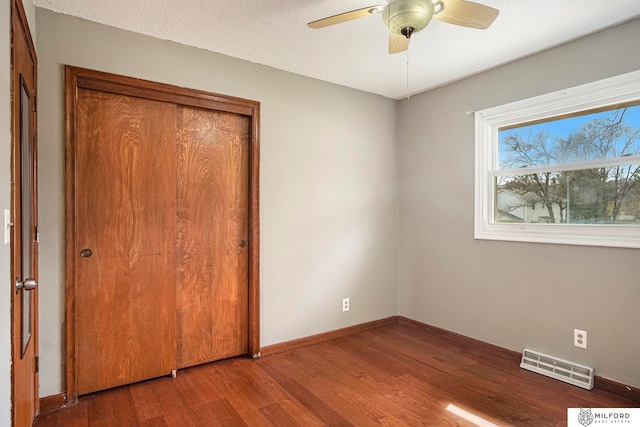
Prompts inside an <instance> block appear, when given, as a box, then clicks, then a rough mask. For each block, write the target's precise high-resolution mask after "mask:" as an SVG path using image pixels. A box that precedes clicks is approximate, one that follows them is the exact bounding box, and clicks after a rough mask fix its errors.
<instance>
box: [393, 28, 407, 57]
mask: <svg viewBox="0 0 640 427" xmlns="http://www.w3.org/2000/svg"><path fill="white" fill-rule="evenodd" d="M410 41H411V39H408V38H406V37H405V36H403V35H402V34H395V33H391V32H389V53H390V54H394V53H400V52H404V51H406V50H407V49H409V42H410Z"/></svg>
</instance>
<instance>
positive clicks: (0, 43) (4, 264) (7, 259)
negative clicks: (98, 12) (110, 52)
mask: <svg viewBox="0 0 640 427" xmlns="http://www.w3.org/2000/svg"><path fill="white" fill-rule="evenodd" d="M11 4H12V1H10V0H0V22H1V23H2V25H0V64H2V65H1V66H0V215H3V212H4V209H9V208H10V206H11V104H10V100H11V96H10V87H11V65H10V64H11V44H10V43H11V42H10V33H9V31H10V25H9V23H10V22H11V18H10V17H11ZM24 8H25V12H26V14H27V20H28V21H29V26H30V27H31V36H32V37H33V38H34V39H35V38H36V31H35V7H34V6H33V3H32V2H31V1H29V0H27V1H25V2H24ZM1 220H2V217H1V216H0V221H1ZM3 226H4V224H3ZM0 228H2V227H0ZM2 235H3V233H2V230H0V236H2ZM2 242H4V240H3V241H2ZM9 250H10V246H9V245H5V244H3V243H0V277H2V278H3V283H5V285H3V291H2V292H0V425H1V426H8V425H10V424H11V316H10V314H11V310H10V305H11V295H12V294H11V292H8V290H9V289H13V283H12V278H11V268H10V267H11V255H10V252H9Z"/></svg>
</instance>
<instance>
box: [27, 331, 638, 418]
mask: <svg viewBox="0 0 640 427" xmlns="http://www.w3.org/2000/svg"><path fill="white" fill-rule="evenodd" d="M637 406H638V403H637V402H634V401H633V400H629V399H625V398H622V397H619V396H616V395H614V394H611V393H608V392H606V391H603V390H598V389H594V390H591V391H587V390H583V389H581V388H578V387H574V386H571V385H568V384H565V383H562V382H559V381H556V380H553V379H550V378H546V377H544V376H541V375H538V374H535V373H532V372H529V371H525V370H522V369H520V368H519V360H518V359H517V358H516V357H514V354H513V353H510V352H507V351H496V349H495V348H494V347H492V346H489V345H478V346H476V345H472V346H470V345H468V344H467V343H465V342H459V341H456V340H451V339H448V337H446V336H443V335H442V334H438V333H434V332H429V331H428V330H425V329H424V328H417V327H415V326H413V325H411V324H408V323H406V322H399V323H396V324H393V325H389V326H383V327H379V328H376V329H372V330H368V331H365V332H359V333H356V334H354V335H350V336H347V337H342V338H338V339H335V340H332V341H328V342H324V343H320V344H314V345H311V346H307V347H303V348H298V349H295V350H291V351H287V352H284V353H280V354H276V355H272V356H268V357H263V358H261V359H256V360H250V359H230V360H225V361H221V362H216V363H211V364H207V365H202V366H198V367H193V368H188V369H183V370H180V371H179V372H178V376H177V377H176V378H171V377H164V378H158V379H154V380H149V381H145V382H142V383H138V384H134V385H131V386H125V387H120V388H116V389H112V390H108V391H104V392H100V393H95V394H91V395H88V396H84V397H81V398H80V402H79V403H78V404H77V405H75V406H72V407H69V408H64V409H61V410H57V411H53V412H49V413H46V414H42V415H40V416H39V417H38V419H37V421H36V424H35V425H36V426H37V427H46V426H65V427H73V426H78V427H84V426H109V427H112V426H118V427H123V426H179V427H183V426H198V427H202V426H245V425H246V426H251V427H253V426H272V425H273V426H278V427H279V426H305V427H306V426H327V425H330V426H377V425H385V426H450V425H452V426H492V425H498V426H509V425H518V426H536V427H537V426H563V425H566V424H567V408H579V407H581V408H594V407H608V408H621V407H637ZM474 417H475V418H474ZM483 423H484V424H483Z"/></svg>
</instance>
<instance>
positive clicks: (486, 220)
mask: <svg viewBox="0 0 640 427" xmlns="http://www.w3.org/2000/svg"><path fill="white" fill-rule="evenodd" d="M636 100H640V71H634V72H631V73H628V74H624V75H621V76H616V77H612V78H608V79H605V80H599V81H596V82H593V83H588V84H585V85H581V86H576V87H573V88H570V89H565V90H561V91H557V92H553V93H549V94H545V95H541V96H537V97H534V98H529V99H525V100H521V101H516V102H513V103H509V104H505V105H500V106H497V107H493V108H488V109H485V110H482V111H477V112H476V113H475V125H476V130H475V133H476V141H475V143H476V155H475V156H476V159H475V161H476V165H475V219H474V237H475V238H476V239H485V240H505V241H515V242H533V243H554V244H568V245H588V246H610V247H622V248H640V226H639V225H607V224H587V225H578V224H522V223H517V224H514V223H498V222H496V221H495V206H496V194H495V189H494V177H495V176H499V175H509V174H510V172H511V173H513V171H508V170H500V168H499V164H498V130H499V129H500V128H504V127H508V126H514V125H518V124H521V123H528V122H533V121H536V120H541V119H546V118H551V117H558V116H562V115H567V114H573V113H577V112H580V111H586V110H591V109H595V108H600V107H604V106H609V105H611V106H614V105H616V104H621V103H628V102H633V101H636ZM606 161H611V162H613V163H615V162H618V163H620V162H623V163H624V164H629V163H632V164H633V163H640V156H631V157H624V158H623V159H619V158H618V159H607V160H606ZM604 162H605V161H596V162H593V161H590V162H576V163H567V164H562V165H551V166H542V167H532V168H527V172H528V173H535V172H540V171H539V170H537V169H540V170H543V169H546V170H549V169H551V170H554V171H555V170H569V169H575V166H581V167H583V166H589V163H597V164H598V165H602V164H603V163H604ZM518 172H522V170H520V171H518Z"/></svg>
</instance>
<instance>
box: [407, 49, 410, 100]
mask: <svg viewBox="0 0 640 427" xmlns="http://www.w3.org/2000/svg"><path fill="white" fill-rule="evenodd" d="M409 98H410V96H409V49H407V99H409Z"/></svg>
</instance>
